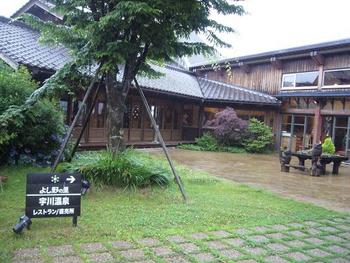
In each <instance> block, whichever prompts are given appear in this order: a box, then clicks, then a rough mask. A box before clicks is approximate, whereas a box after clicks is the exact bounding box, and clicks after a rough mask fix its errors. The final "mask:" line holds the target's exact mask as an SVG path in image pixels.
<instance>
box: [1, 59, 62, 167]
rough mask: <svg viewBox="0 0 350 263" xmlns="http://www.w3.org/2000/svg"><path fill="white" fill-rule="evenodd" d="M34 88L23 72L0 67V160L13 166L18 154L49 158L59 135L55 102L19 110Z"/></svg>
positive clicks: (35, 86) (60, 128)
mask: <svg viewBox="0 0 350 263" xmlns="http://www.w3.org/2000/svg"><path fill="white" fill-rule="evenodd" d="M36 88H37V84H36V83H35V82H34V81H33V80H32V79H31V75H30V74H29V72H28V71H27V70H26V69H25V68H20V69H18V70H16V71H14V70H12V69H11V68H9V67H7V66H4V65H2V66H1V67H0V138H1V139H0V160H2V161H10V162H12V163H16V162H17V161H18V160H19V158H20V156H21V154H27V155H28V154H30V155H32V156H31V157H30V159H37V158H36V157H34V155H37V154H39V155H41V156H42V157H41V159H45V157H44V156H45V155H48V154H50V153H51V152H52V151H54V150H55V149H57V147H58V146H59V144H60V142H59V137H60V136H61V135H62V134H63V132H64V130H63V128H64V126H63V115H62V113H61V111H60V110H59V109H58V105H56V102H54V101H53V100H49V99H45V98H43V99H41V100H40V101H38V102H37V103H36V104H33V105H32V106H31V107H30V108H26V110H24V111H23V110H22V108H21V106H22V105H23V103H24V102H25V101H26V100H27V98H28V97H29V96H30V95H31V94H32V93H35V92H36Z"/></svg>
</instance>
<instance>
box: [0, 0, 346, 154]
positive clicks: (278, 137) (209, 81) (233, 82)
mask: <svg viewBox="0 0 350 263" xmlns="http://www.w3.org/2000/svg"><path fill="white" fill-rule="evenodd" d="M22 13H30V14H32V15H35V16H37V17H39V18H40V19H43V20H50V21H52V22H54V23H61V19H62V17H61V16H60V15H59V14H55V13H54V12H52V11H51V6H50V5H49V4H48V3H47V2H45V1H41V0H30V1H28V2H27V3H26V4H25V5H24V6H23V7H22V8H21V9H20V10H18V11H17V12H16V13H15V14H14V15H13V18H16V17H18V16H19V15H21V14H22ZM38 37H39V33H38V32H35V31H33V30H32V29H30V28H28V27H27V26H25V25H23V24H21V23H20V22H13V21H11V20H9V19H7V18H0V59H2V60H3V61H5V62H6V63H8V64H9V65H10V66H12V67H13V68H16V67H18V65H26V66H27V67H28V68H29V69H30V70H31V71H32V73H33V77H34V78H36V79H38V80H43V79H46V78H48V77H49V76H50V75H52V74H53V73H54V72H55V71H56V70H57V69H59V68H60V67H61V66H62V65H63V64H64V63H65V62H66V61H67V60H69V55H68V52H67V50H66V49H65V48H64V47H60V46H59V47H47V46H44V45H41V44H39V43H38V41H37V40H38ZM154 67H155V69H156V70H157V71H160V72H162V73H163V76H162V77H161V78H159V79H147V78H140V79H139V83H140V85H141V86H142V89H143V90H144V92H145V93H146V96H147V99H148V101H149V103H150V105H151V109H152V113H153V115H154V117H155V118H156V120H157V123H158V125H159V127H160V129H161V132H162V134H163V136H164V139H165V140H166V142H167V143H168V144H174V145H175V144H178V143H181V142H192V141H193V140H194V139H195V138H196V137H198V136H199V135H200V134H202V131H203V129H205V124H206V122H207V121H208V120H210V119H212V118H213V117H214V115H215V113H217V112H219V111H221V110H222V109H224V108H225V107H227V106H229V107H233V108H234V109H235V110H236V111H237V113H238V115H239V116H240V117H241V118H243V119H249V118H251V117H256V118H258V119H260V120H262V121H264V122H265V123H266V124H268V125H270V126H271V127H272V128H273V131H274V135H275V141H276V147H280V146H282V147H288V148H290V149H291V150H293V151H297V150H301V149H307V148H310V147H312V145H313V144H315V143H316V142H319V141H323V139H324V138H325V137H326V136H327V135H328V136H331V137H332V138H333V141H334V143H335V145H336V149H337V151H338V152H339V153H341V154H344V155H349V154H350V39H344V40H340V41H333V42H327V43H320V44H315V45H309V46H302V47H297V48H290V49H285V50H278V51H272V52H265V53H261V54H256V55H250V56H243V57H237V58H231V59H225V60H221V61H218V62H217V63H215V64H200V65H193V66H191V67H190V68H183V67H180V66H179V64H178V63H173V64H172V65H167V66H165V67H159V66H156V65H154ZM104 94H105V93H102V94H101V96H100V97H99V98H98V101H97V102H96V105H95V109H94V111H93V115H92V119H91V121H90V123H89V127H88V129H87V131H86V132H85V134H84V138H83V141H82V146H84V147H102V146H105V145H106V103H105V102H106V98H105V95H104ZM61 105H62V107H63V108H64V109H65V111H66V112H67V123H69V122H70V121H71V120H72V118H73V116H74V114H75V112H76V111H77V109H78V106H79V98H78V99H73V98H70V97H69V96H65V97H62V100H61ZM127 108H128V111H127V114H126V117H125V122H124V123H125V125H124V127H125V128H124V139H125V142H126V143H127V144H131V145H150V146H152V145H156V144H157V138H155V135H154V132H153V130H152V128H151V126H150V121H149V119H148V117H147V116H146V114H145V111H144V109H143V107H142V103H141V100H140V98H139V96H138V94H137V93H136V90H134V89H133V90H131V92H130V96H129V97H128V100H127ZM79 129H80V128H79V126H78V127H77V128H76V130H77V131H78V130H79Z"/></svg>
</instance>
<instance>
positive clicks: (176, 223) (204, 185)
mask: <svg viewBox="0 0 350 263" xmlns="http://www.w3.org/2000/svg"><path fill="white" fill-rule="evenodd" d="M157 160H158V161H159V162H162V160H164V159H161V158H159V159H157ZM176 168H177V171H178V172H179V174H180V175H181V178H182V180H183V181H184V184H185V188H186V192H187V193H188V196H189V202H187V203H186V204H184V203H183V201H182V198H181V195H180V194H179V190H178V187H177V185H175V184H171V185H170V186H169V187H167V188H165V189H162V188H159V187H152V188H146V189H141V190H136V191H133V192H132V193H130V192H129V191H121V190H118V189H110V188H107V187H106V188H99V189H97V190H96V191H95V189H94V188H91V189H90V190H89V192H88V195H87V196H86V197H84V198H82V204H81V206H82V217H81V221H79V222H80V223H79V227H77V228H72V226H71V218H60V219H40V220H36V221H35V223H34V224H33V230H32V231H25V232H24V233H23V235H21V236H17V235H14V234H13V232H12V231H11V229H12V227H13V226H14V223H16V222H15V219H17V218H18V217H19V216H21V215H22V211H23V210H22V208H23V207H24V196H25V189H26V174H27V173H33V172H37V173H40V172H41V173H45V172H48V169H39V168H35V167H11V168H10V167H4V168H2V169H0V174H1V175H2V176H8V182H7V183H6V184H5V185H4V191H3V192H2V193H1V192H0V231H1V234H0V247H1V249H0V258H1V262H12V260H13V255H14V251H16V250H18V249H20V248H31V247H38V246H40V249H41V250H42V251H48V250H49V249H51V248H50V247H51V246H57V245H66V244H71V245H73V246H74V247H80V246H81V244H84V243H91V242H92V240H93V242H101V243H109V242H111V240H115V239H116V238H117V239H118V240H129V241H130V240H139V239H141V238H144V237H157V238H159V239H161V240H166V237H168V236H173V235H181V236H188V235H190V234H191V233H197V232H209V231H212V230H216V229H222V230H227V231H228V232H231V231H233V230H234V229H239V228H249V229H253V228H254V227H255V226H262V225H264V226H272V225H276V224H288V223H290V222H303V221H316V222H320V223H321V222H322V224H323V222H324V221H322V220H323V219H332V218H333V219H334V217H343V218H346V216H348V214H345V213H339V212H336V211H333V210H327V209H324V208H321V207H318V206H314V205H311V204H309V203H306V202H298V201H294V200H290V199H287V198H281V197H279V196H277V195H275V194H271V193H269V192H267V191H262V190H261V189H256V188H251V187H248V186H246V185H243V184H237V183H233V182H230V181H229V180H222V179H220V178H219V177H217V176H212V175H208V174H207V173H205V172H203V171H200V170H199V169H195V170H191V169H188V168H185V167H183V166H180V165H177V166H176ZM276 172H277V171H276ZM335 194H337V193H335ZM344 202H345V201H344ZM327 222H329V221H327ZM327 222H325V224H327ZM339 224H341V223H339ZM330 231H331V230H330ZM326 233H328V232H322V233H321V234H320V235H321V236H323V235H324V234H326ZM342 244H345V243H342ZM76 253H78V254H77V255H78V256H81V257H83V258H84V257H86V253H84V251H83V250H80V249H79V250H77V252H76ZM47 258H48V257H45V258H44V259H47ZM252 258H254V255H252ZM22 261H24V260H22ZM222 261H226V260H222ZM345 261H346V260H345ZM62 262H63V261H62Z"/></svg>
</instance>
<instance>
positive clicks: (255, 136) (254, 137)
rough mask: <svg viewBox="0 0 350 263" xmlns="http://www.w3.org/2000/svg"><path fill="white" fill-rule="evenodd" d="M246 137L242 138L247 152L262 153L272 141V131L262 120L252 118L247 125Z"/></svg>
mask: <svg viewBox="0 0 350 263" xmlns="http://www.w3.org/2000/svg"><path fill="white" fill-rule="evenodd" d="M248 133H249V135H248V138H246V139H245V140H244V143H243V145H244V148H245V149H246V150H247V151H248V152H252V153H262V152H265V151H266V150H267V148H268V147H269V146H270V145H271V144H272V143H273V133H272V129H271V127H269V126H267V125H265V124H264V123H263V122H261V121H259V120H257V119H255V118H252V119H250V121H249V125H248Z"/></svg>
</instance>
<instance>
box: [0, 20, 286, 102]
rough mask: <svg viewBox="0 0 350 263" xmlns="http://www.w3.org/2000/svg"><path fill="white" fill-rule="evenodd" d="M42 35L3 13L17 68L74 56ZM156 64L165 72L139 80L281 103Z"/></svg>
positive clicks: (2, 51) (196, 94) (8, 55)
mask: <svg viewBox="0 0 350 263" xmlns="http://www.w3.org/2000/svg"><path fill="white" fill-rule="evenodd" d="M39 37H40V34H39V32H37V31H34V30H31V29H30V28H28V26H26V25H24V24H23V23H20V22H15V23H13V22H11V20H10V19H7V18H4V17H0V59H3V60H4V61H5V62H6V63H8V64H9V65H10V66H12V67H14V68H17V66H18V65H26V66H29V67H34V68H39V69H42V70H46V71H52V72H54V71H56V70H58V69H59V68H61V67H62V66H63V65H64V64H65V63H67V62H68V61H69V60H70V59H71V57H70V56H69V52H68V50H67V49H66V48H65V47H63V46H47V45H43V44H41V43H39V42H38V40H39ZM153 67H154V69H155V70H156V71H158V72H161V73H163V76H161V77H160V78H155V79H152V78H146V77H138V80H139V83H140V85H141V86H142V87H143V88H146V89H148V90H152V91H154V92H162V93H167V94H169V95H171V94H172V95H181V96H187V97H189V98H195V99H200V100H203V101H205V100H208V101H216V102H225V103H246V104H260V105H273V106H279V105H280V102H279V101H278V100H277V99H276V98H275V97H273V96H270V95H267V94H264V93H261V92H257V91H253V90H252V89H248V88H243V87H238V86H235V85H229V84H225V83H222V82H217V81H211V80H207V79H203V78H197V77H196V76H195V75H194V74H193V72H190V71H187V70H185V69H181V68H177V67H170V66H164V67H160V66H157V65H153Z"/></svg>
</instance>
